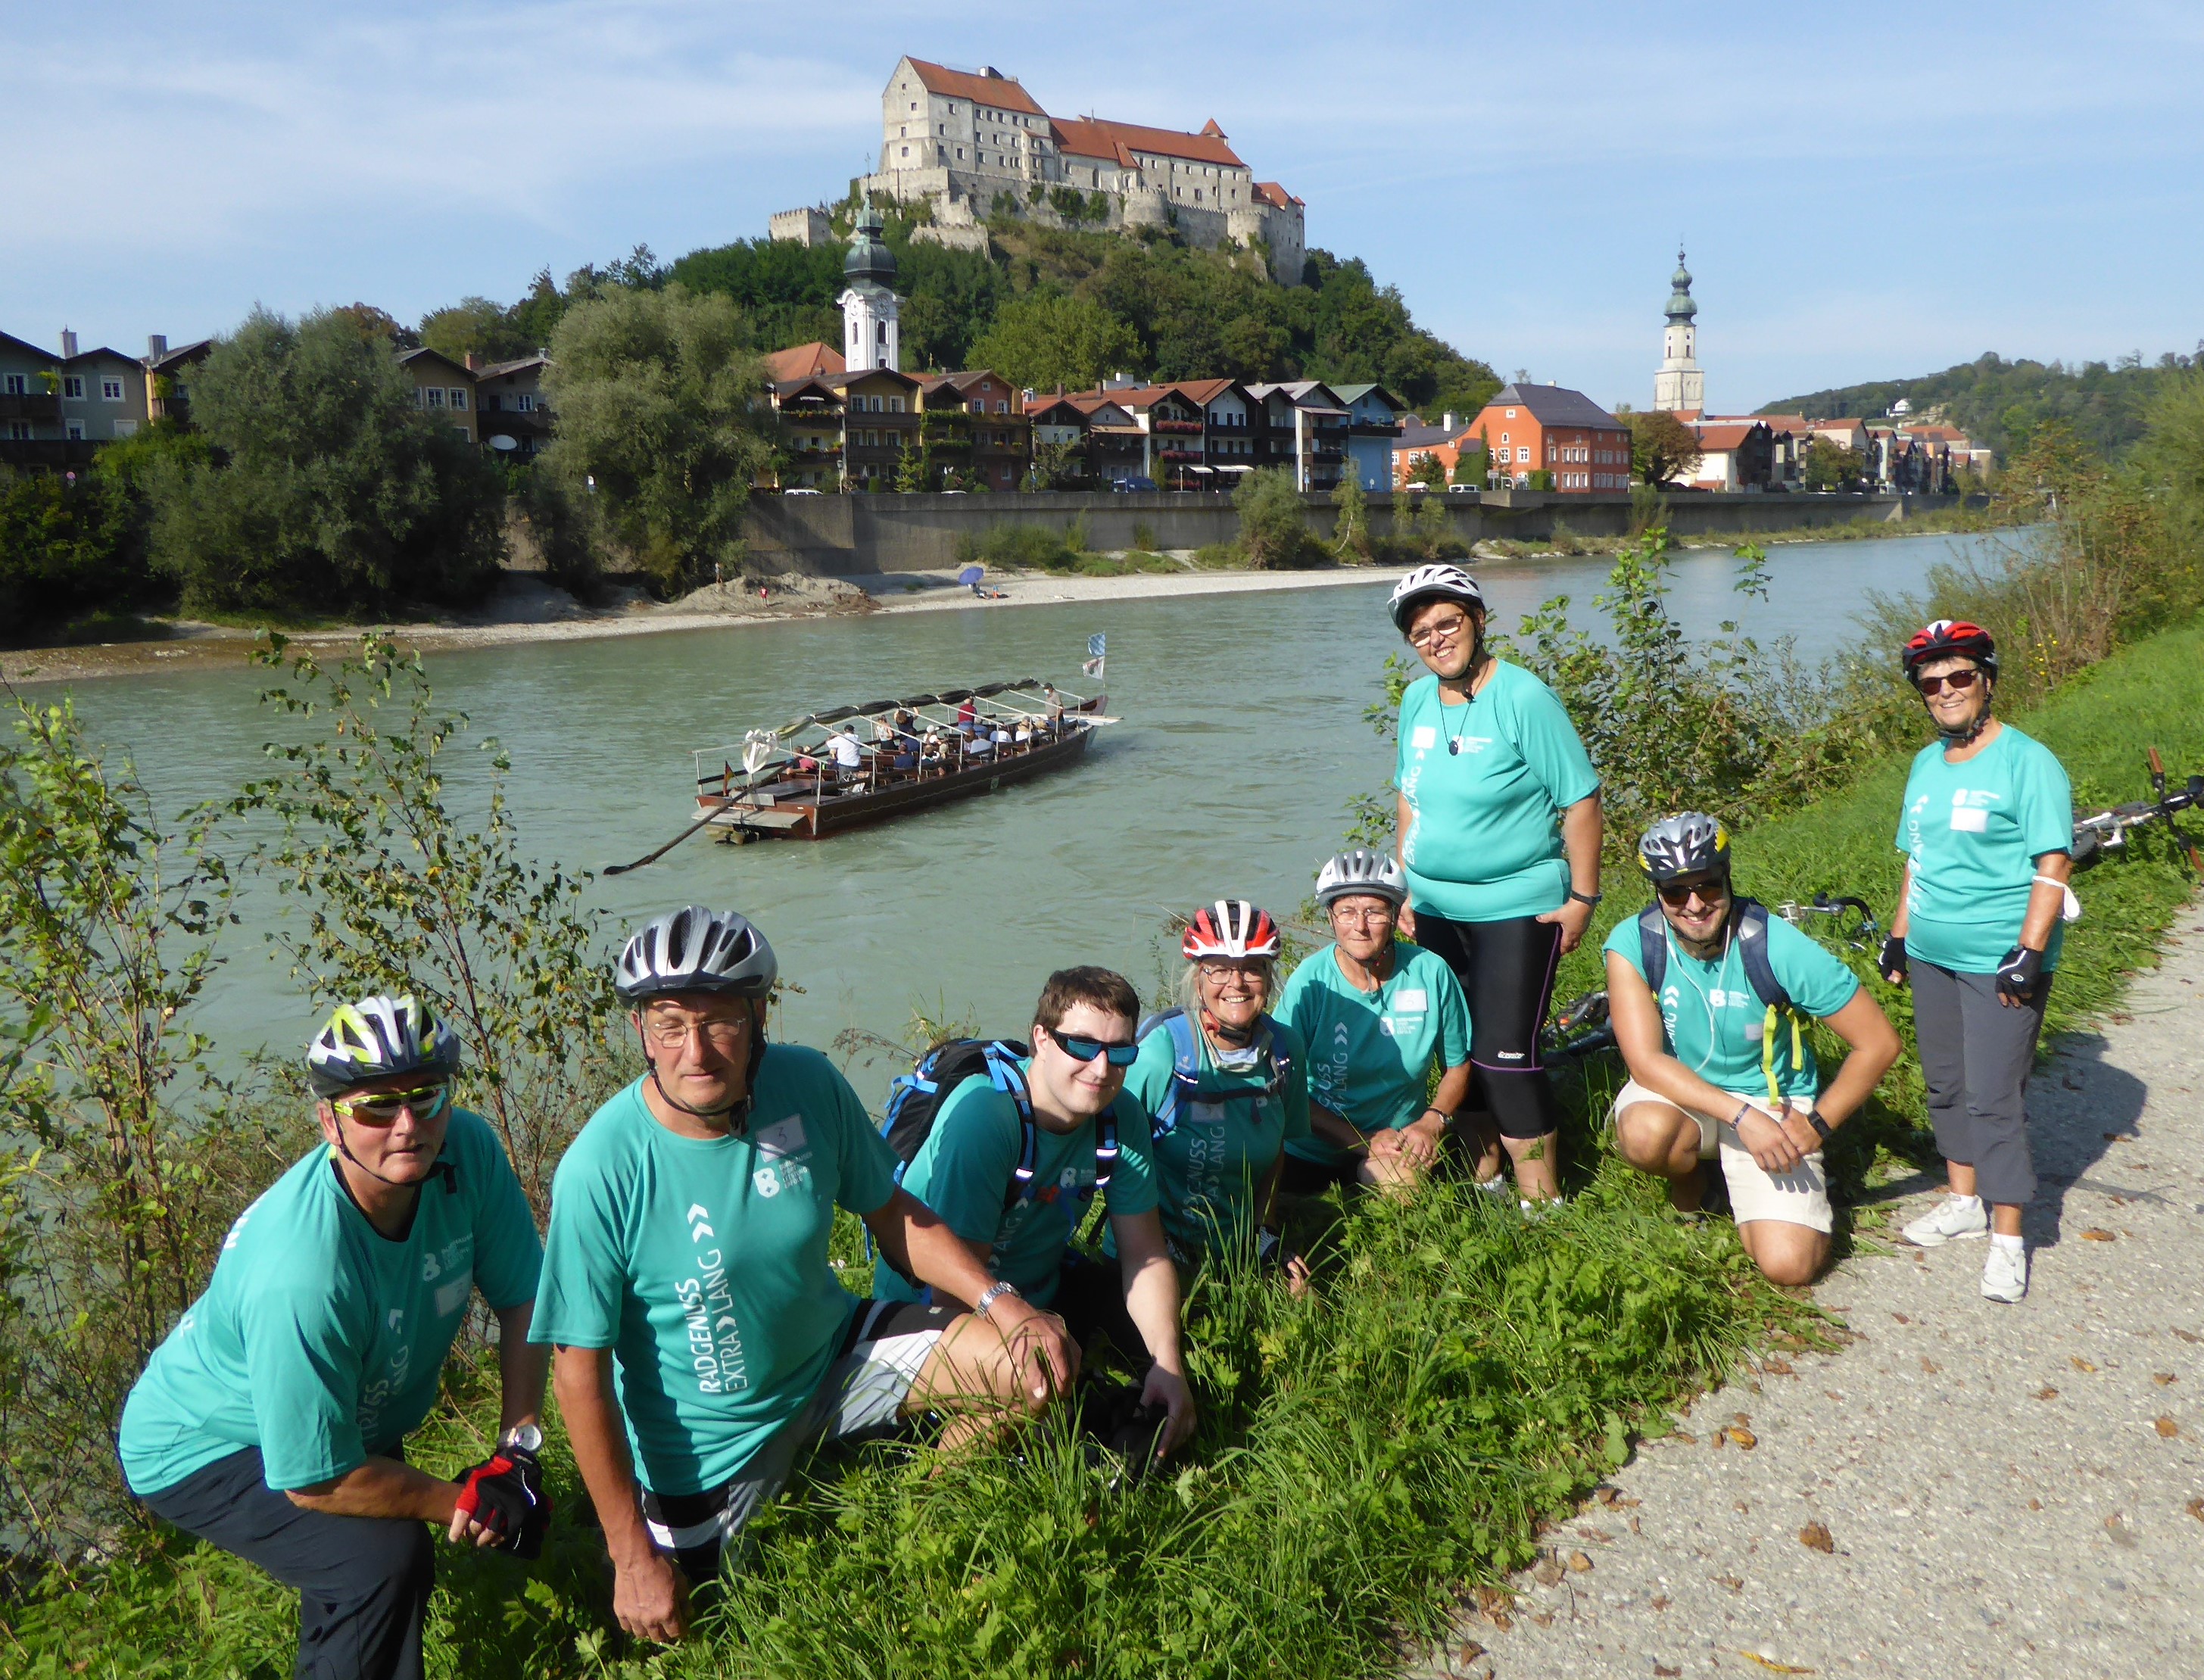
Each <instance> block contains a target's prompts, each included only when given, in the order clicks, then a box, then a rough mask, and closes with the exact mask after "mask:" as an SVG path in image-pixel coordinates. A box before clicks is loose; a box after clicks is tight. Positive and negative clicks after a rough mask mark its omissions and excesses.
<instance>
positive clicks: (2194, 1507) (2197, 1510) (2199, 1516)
mask: <svg viewBox="0 0 2204 1680" xmlns="http://www.w3.org/2000/svg"><path fill="white" fill-rule="evenodd" d="M2181 1508H2182V1509H2183V1511H2187V1512H2188V1513H2189V1515H2190V1516H2191V1517H2195V1519H2196V1520H2197V1521H2198V1522H2200V1523H2204V1499H2199V1500H2189V1503H2188V1504H2187V1505H2183V1506H2182V1507H2181Z"/></svg>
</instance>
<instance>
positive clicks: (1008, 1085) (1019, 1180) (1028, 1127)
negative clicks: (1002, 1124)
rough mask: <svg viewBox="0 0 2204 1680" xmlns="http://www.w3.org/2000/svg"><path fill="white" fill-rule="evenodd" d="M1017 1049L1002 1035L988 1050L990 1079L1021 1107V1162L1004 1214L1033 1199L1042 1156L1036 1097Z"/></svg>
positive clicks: (1007, 1193)
mask: <svg viewBox="0 0 2204 1680" xmlns="http://www.w3.org/2000/svg"><path fill="white" fill-rule="evenodd" d="M986 1058H987V1078H988V1080H990V1081H991V1082H992V1084H993V1085H994V1087H995V1089H996V1090H998V1091H1001V1092H1002V1093H1003V1094H1004V1096H1005V1097H1009V1098H1010V1101H1011V1102H1012V1103H1016V1105H1017V1110H1018V1163H1017V1166H1016V1168H1015V1169H1013V1171H1012V1172H1011V1174H1010V1184H1009V1185H1008V1186H1006V1187H1005V1188H1004V1192H1003V1211H1004V1212H1005V1213H1008V1212H1009V1211H1010V1208H1011V1207H1012V1206H1013V1205H1014V1204H1016V1203H1018V1202H1022V1201H1026V1202H1029V1201H1031V1200H1032V1199H1033V1198H1034V1173H1035V1171H1036V1170H1038V1168H1039V1166H1040V1128H1039V1127H1036V1126H1034V1115H1033V1097H1032V1095H1031V1093H1030V1092H1028V1090H1027V1088H1026V1076H1025V1074H1024V1073H1023V1072H1022V1070H1021V1069H1020V1068H1019V1067H1018V1062H1017V1056H1016V1046H1015V1045H1012V1044H1005V1043H1004V1041H1003V1040H1001V1039H999V1038H998V1039H996V1040H995V1041H994V1042H993V1043H992V1044H989V1045H988V1046H987V1049H986Z"/></svg>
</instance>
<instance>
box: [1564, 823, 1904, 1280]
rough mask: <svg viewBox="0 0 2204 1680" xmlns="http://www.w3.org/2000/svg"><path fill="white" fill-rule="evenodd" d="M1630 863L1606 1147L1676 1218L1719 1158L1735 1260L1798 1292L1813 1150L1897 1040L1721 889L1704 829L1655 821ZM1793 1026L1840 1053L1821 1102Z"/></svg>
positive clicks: (1808, 1262) (1612, 943)
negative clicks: (1818, 1028)
mask: <svg viewBox="0 0 2204 1680" xmlns="http://www.w3.org/2000/svg"><path fill="white" fill-rule="evenodd" d="M1638 865H1639V867H1641V868H1643V869H1644V872H1645V873H1646V876H1647V878H1649V879H1650V881H1651V882H1652V884H1653V889H1654V892H1655V894H1656V904H1655V905H1654V907H1653V908H1651V909H1649V910H1648V911H1646V912H1645V914H1643V915H1641V916H1636V917H1632V918H1630V919H1628V920H1624V921H1621V922H1618V923H1617V924H1616V925H1615V927H1614V932H1612V933H1610V934H1609V935H1608V939H1607V946H1606V954H1607V988H1608V998H1609V1004H1610V1006H1611V1007H1612V1009H1613V1012H1614V1037H1615V1042H1616V1044H1618V1045H1619V1046H1620V1049H1621V1050H1622V1059H1623V1061H1624V1062H1626V1064H1627V1065H1628V1067H1629V1069H1630V1079H1629V1081H1628V1083H1627V1084H1626V1085H1624V1086H1623V1087H1622V1089H1621V1090H1620V1091H1619V1092H1617V1093H1616V1095H1615V1099H1614V1122H1615V1142H1616V1145H1617V1147H1618V1148H1620V1151H1622V1156H1623V1158H1624V1159H1625V1160H1626V1161H1627V1162H1630V1164H1631V1165H1632V1166H1633V1167H1636V1168H1638V1169H1639V1170H1641V1171H1643V1172H1648V1173H1657V1174H1661V1175H1662V1176H1663V1177H1665V1178H1667V1179H1668V1181H1669V1190H1668V1193H1669V1198H1670V1200H1671V1201H1672V1202H1673V1203H1674V1204H1675V1205H1676V1206H1677V1207H1679V1208H1686V1209H1692V1208H1697V1206H1698V1205H1699V1201H1700V1198H1701V1197H1702V1196H1703V1194H1704V1192H1705V1177H1704V1168H1703V1167H1702V1166H1701V1164H1700V1163H1701V1162H1709V1161H1713V1160H1715V1158H1716V1157H1717V1156H1719V1157H1720V1159H1721V1170H1722V1176H1723V1178H1724V1179H1725V1180H1727V1185H1728V1188H1729V1196H1730V1208H1731V1211H1732V1212H1733V1214H1734V1215H1735V1216H1736V1218H1737V1233H1738V1239H1739V1242H1741V1243H1742V1244H1743V1245H1744V1246H1745V1252H1746V1253H1747V1254H1749V1255H1751V1257H1752V1259H1753V1263H1755V1264H1756V1265H1757V1266H1758V1267H1759V1268H1760V1269H1761V1271H1762V1272H1763V1273H1764V1274H1765V1275H1767V1277H1768V1279H1769V1281H1770V1282H1772V1283H1786V1284H1802V1283H1810V1282H1811V1281H1813V1280H1814V1278H1815V1277H1816V1276H1817V1275H1819V1274H1820V1272H1821V1269H1822V1267H1823V1266H1824V1265H1826V1264H1827V1263H1828V1257H1829V1226H1830V1215H1829V1191H1828V1180H1826V1179H1825V1178H1824V1177H1823V1175H1822V1145H1823V1144H1824V1143H1825V1142H1827V1141H1828V1138H1829V1134H1830V1133H1833V1132H1834V1130H1835V1129H1836V1128H1837V1127H1839V1126H1840V1125H1842V1124H1843V1123H1844V1122H1845V1121H1846V1120H1847V1119H1849V1118H1850V1117H1851V1115H1853V1114H1855V1113H1856V1112H1857V1110H1858V1109H1859V1106H1860V1104H1861V1103H1864V1102H1865V1101H1866V1100H1867V1097H1868V1093H1869V1091H1873V1090H1874V1089H1875V1082H1876V1081H1877V1080H1880V1079H1881V1077H1882V1076H1883V1074H1885V1073H1886V1072H1887V1071H1888V1069H1889V1068H1890V1066H1891V1064H1892V1063H1893V1062H1896V1061H1897V1060H1898V1054H1899V1040H1898V1033H1897V1032H1896V1031H1895V1030H1894V1029H1893V1027H1892V1026H1891V1024H1890V1021H1889V1020H1888V1019H1887V1017H1886V1016H1885V1015H1883V1013H1882V1010H1881V1008H1880V1007H1879V1006H1877V1004H1876V1003H1875V1000H1874V999H1873V998H1872V997H1869V996H1868V995H1867V993H1866V992H1864V991H1862V990H1861V989H1860V984H1859V981H1858V980H1857V979H1855V978H1854V977H1853V975H1852V973H1851V970H1850V969H1849V968H1847V967H1845V965H1844V964H1843V963H1842V962H1840V961H1838V960H1837V959H1836V957H1835V956H1834V955H1831V954H1830V953H1829V952H1828V951H1827V950H1824V949H1822V947H1821V946H1820V945H1818V944H1815V943H1814V941H1813V940H1811V939H1810V938H1807V936H1806V935H1804V933H1801V932H1799V931H1798V929H1797V928H1795V927H1792V926H1791V925H1790V924H1789V923H1788V922H1786V921H1783V920H1780V919H1779V918H1776V917H1772V916H1770V915H1769V914H1768V912H1767V911H1766V910H1765V909H1763V908H1762V907H1761V906H1759V905H1757V904H1756V903H1754V902H1752V901H1751V899H1749V898H1739V897H1737V896H1735V895H1734V894H1733V892H1732V891H1731V890H1730V850H1729V836H1728V835H1727V832H1725V831H1724V830H1723V828H1722V826H1721V824H1720V823H1717V822H1716V821H1715V819H1713V818H1712V817H1708V816H1703V815H1701V814H1700V813H1697V812H1696V811H1687V812H1686V813H1684V814H1683V815H1681V816H1677V817H1668V818H1664V819H1662V821H1660V822H1657V823H1656V824H1654V825H1653V826H1652V827H1651V828H1650V829H1648V830H1647V831H1645V837H1644V839H1643V840H1641V841H1640V842H1639V843H1638ZM1804 1015H1812V1016H1816V1017H1817V1018H1819V1019H1821V1020H1825V1021H1827V1022H1828V1025H1829V1027H1830V1030H1831V1031H1833V1032H1835V1033H1836V1035H1837V1036H1838V1037H1839V1038H1842V1039H1843V1040H1844V1041H1845V1043H1846V1044H1848V1045H1850V1046H1851V1054H1849V1055H1848V1056H1846V1057H1845V1062H1844V1066H1843V1067H1841V1068H1839V1069H1838V1070H1837V1076H1836V1078H1835V1079H1834V1080H1831V1081H1830V1083H1829V1087H1828V1090H1827V1091H1820V1080H1821V1070H1820V1069H1819V1068H1817V1067H1816V1064H1815V1061H1814V1050H1813V1047H1812V1045H1811V1044H1809V1043H1808V1042H1807V1039H1806V1033H1805V1029H1804V1021H1803V1020H1802V1016H1804ZM1816 1091H1820V1099H1819V1101H1818V1102H1817V1101H1816Z"/></svg>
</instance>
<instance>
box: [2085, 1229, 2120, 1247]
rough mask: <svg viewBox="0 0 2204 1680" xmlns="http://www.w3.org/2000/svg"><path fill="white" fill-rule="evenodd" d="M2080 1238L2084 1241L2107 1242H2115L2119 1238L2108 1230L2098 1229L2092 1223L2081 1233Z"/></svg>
mask: <svg viewBox="0 0 2204 1680" xmlns="http://www.w3.org/2000/svg"><path fill="white" fill-rule="evenodd" d="M2082 1240H2083V1242H2085V1243H2109V1242H2117V1241H2118V1240H2119V1239H2118V1238H2117V1237H2115V1236H2113V1235H2112V1233H2111V1232H2110V1231H2106V1230H2100V1228H2099V1227H2096V1226H2094V1225H2092V1226H2091V1227H2089V1228H2088V1230H2086V1231H2084V1232H2083V1233H2082Z"/></svg>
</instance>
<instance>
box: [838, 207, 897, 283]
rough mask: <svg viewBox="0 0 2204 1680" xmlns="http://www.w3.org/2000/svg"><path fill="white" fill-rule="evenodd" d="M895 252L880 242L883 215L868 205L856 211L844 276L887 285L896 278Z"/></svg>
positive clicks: (844, 263)
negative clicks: (854, 231) (854, 232)
mask: <svg viewBox="0 0 2204 1680" xmlns="http://www.w3.org/2000/svg"><path fill="white" fill-rule="evenodd" d="M895 271H896V260H895V253H894V252H893V251H890V250H889V249H888V248H887V246H886V245H883V244H881V243H880V212H879V211H878V210H874V208H873V207H872V206H871V205H870V204H868V205H866V206H865V208H864V209H863V210H860V211H858V212H857V226H856V234H855V236H854V237H853V238H852V239H851V240H850V254H849V255H848V256H847V257H844V258H843V259H842V273H843V275H844V278H846V279H849V280H853V281H856V280H869V281H876V282H878V283H879V284H880V285H882V286H886V285H887V284H888V283H889V282H890V281H892V280H893V279H894V278H895Z"/></svg>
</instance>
